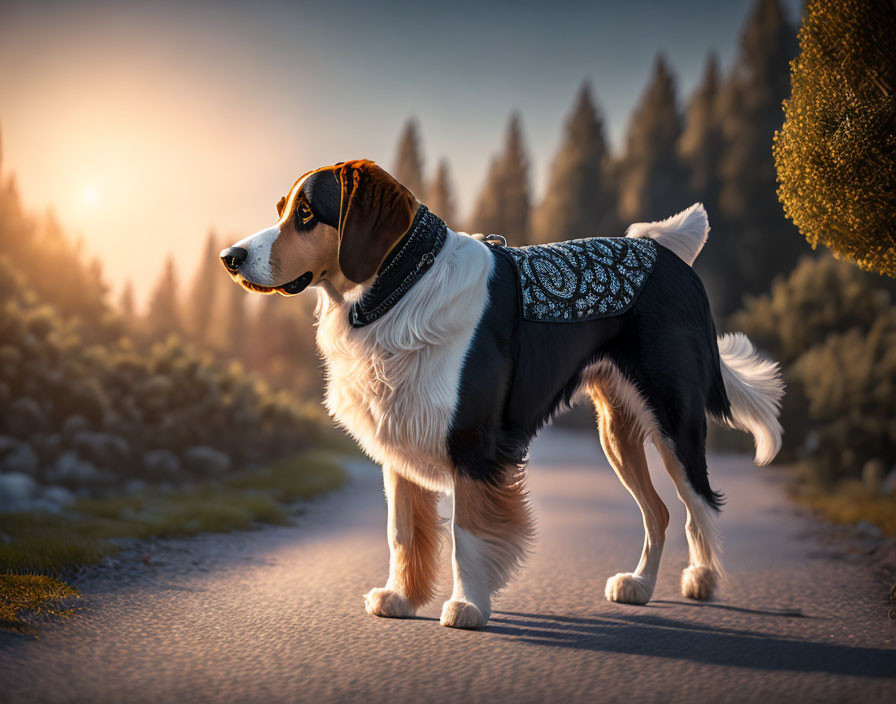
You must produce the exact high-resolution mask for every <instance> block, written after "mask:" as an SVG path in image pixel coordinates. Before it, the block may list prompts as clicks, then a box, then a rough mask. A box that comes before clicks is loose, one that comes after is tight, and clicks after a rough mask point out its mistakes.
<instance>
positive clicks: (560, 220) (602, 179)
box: [532, 81, 616, 242]
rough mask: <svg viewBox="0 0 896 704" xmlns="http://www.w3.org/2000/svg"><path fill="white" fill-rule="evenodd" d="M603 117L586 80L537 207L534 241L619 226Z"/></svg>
mask: <svg viewBox="0 0 896 704" xmlns="http://www.w3.org/2000/svg"><path fill="white" fill-rule="evenodd" d="M608 166H609V157H608V154H607V145H606V142H605V140H604V129H603V121H602V120H601V117H600V115H599V114H598V111H597V108H596V107H595V105H594V99H593V97H592V95H591V86H590V84H589V83H588V82H587V81H586V82H584V83H583V84H582V87H581V88H580V89H579V93H578V95H577V97H576V101H575V103H574V105H573V107H572V110H571V111H570V113H569V117H568V118H567V121H566V130H565V135H564V140H563V143H562V144H561V146H560V149H559V150H558V151H557V155H556V156H555V157H554V161H553V164H552V165H551V173H550V178H549V179H548V186H547V191H546V193H545V197H544V201H543V202H542V204H541V205H540V206H539V208H538V209H537V210H536V211H535V214H534V217H533V226H532V239H533V241H535V242H552V241H555V240H564V239H570V238H573V237H586V236H593V235H598V234H608V233H611V232H613V230H614V229H615V227H616V214H615V212H614V210H615V201H614V199H613V196H612V191H611V189H610V187H609V184H610V180H609V178H608V173H607V170H608Z"/></svg>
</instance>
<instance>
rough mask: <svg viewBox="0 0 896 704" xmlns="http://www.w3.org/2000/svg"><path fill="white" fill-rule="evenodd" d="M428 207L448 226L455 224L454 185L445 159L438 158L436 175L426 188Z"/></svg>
mask: <svg viewBox="0 0 896 704" xmlns="http://www.w3.org/2000/svg"><path fill="white" fill-rule="evenodd" d="M426 193H427V195H428V201H427V205H428V207H429V209H430V210H431V211H432V212H434V213H435V214H436V215H438V216H439V217H440V218H442V220H444V221H445V222H446V223H447V224H448V227H453V226H456V225H457V206H456V203H455V199H454V185H453V184H452V182H451V169H450V168H449V166H448V160H447V159H440V160H439V165H438V166H437V167H436V175H435V177H434V178H433V180H432V181H431V182H430V184H429V187H428V188H427V189H426Z"/></svg>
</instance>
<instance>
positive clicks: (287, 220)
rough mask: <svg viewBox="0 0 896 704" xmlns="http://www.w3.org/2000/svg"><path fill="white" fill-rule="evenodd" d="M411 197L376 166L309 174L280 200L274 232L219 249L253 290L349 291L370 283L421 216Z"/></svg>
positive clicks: (352, 164) (343, 165) (350, 165)
mask: <svg viewBox="0 0 896 704" xmlns="http://www.w3.org/2000/svg"><path fill="white" fill-rule="evenodd" d="M417 207H418V203H417V201H416V199H415V198H414V196H413V194H412V193H411V192H410V191H409V190H408V189H407V188H405V187H404V186H402V185H401V184H400V183H399V182H398V181H396V180H395V179H394V178H392V176H390V175H389V174H388V173H386V172H385V171H384V170H383V169H381V168H380V167H379V166H377V165H376V164H374V163H373V162H372V161H367V160H366V159H362V160H359V161H346V162H340V163H338V164H335V165H333V166H326V167H323V168H321V169H316V170H314V171H309V172H308V173H306V174H305V175H303V176H302V177H300V178H299V180H298V181H296V182H295V184H293V187H292V188H291V189H290V191H289V194H288V195H286V196H284V197H283V198H281V199H280V202H279V203H277V214H278V216H279V219H278V220H277V223H276V224H275V225H274V226H273V227H269V228H268V229H266V230H262V231H261V232H258V233H256V234H254V235H252V236H251V237H247V238H245V239H243V240H240V241H239V242H237V243H236V244H235V245H233V246H232V247H228V248H227V249H225V250H223V251H222V252H221V261H222V262H224V266H225V267H226V268H227V271H228V272H229V273H230V275H231V276H232V277H233V279H234V280H235V281H236V282H238V283H239V284H241V285H242V286H243V287H245V288H247V289H249V290H250V291H258V292H259V293H275V292H276V293H281V294H283V295H284V296H290V295H294V294H297V293H300V292H301V291H303V290H304V289H305V288H307V287H308V286H309V285H315V284H318V283H320V282H322V281H327V282H329V284H330V285H331V286H332V287H333V288H334V289H335V290H336V291H338V292H340V293H344V292H345V291H347V290H348V289H350V288H353V287H354V286H356V285H358V284H362V283H364V282H366V281H368V280H369V279H371V278H372V277H373V276H374V275H375V274H376V272H377V270H378V269H379V267H380V264H382V262H383V260H384V259H385V258H386V255H387V254H388V253H389V251H390V250H391V249H392V247H393V246H394V245H395V243H396V242H398V241H399V240H400V239H401V237H402V236H403V235H404V234H405V233H406V232H407V231H408V229H409V228H410V226H411V224H412V222H413V220H414V215H415V213H416V212H417Z"/></svg>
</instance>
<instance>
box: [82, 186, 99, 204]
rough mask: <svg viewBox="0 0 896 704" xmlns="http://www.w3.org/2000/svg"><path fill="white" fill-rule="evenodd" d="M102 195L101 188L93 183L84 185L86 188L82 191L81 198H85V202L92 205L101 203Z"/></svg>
mask: <svg viewBox="0 0 896 704" xmlns="http://www.w3.org/2000/svg"><path fill="white" fill-rule="evenodd" d="M102 195H103V194H102V193H101V192H100V189H99V188H97V186H96V184H93V183H89V184H87V185H86V186H84V190H83V191H81V198H82V199H83V200H84V204H85V205H90V206H92V205H96V204H97V203H99V202H100V199H101V198H102Z"/></svg>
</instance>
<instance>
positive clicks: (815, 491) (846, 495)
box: [794, 481, 896, 535]
mask: <svg viewBox="0 0 896 704" xmlns="http://www.w3.org/2000/svg"><path fill="white" fill-rule="evenodd" d="M794 499H795V500H796V501H797V503H799V504H801V505H803V506H805V507H807V508H808V509H810V510H812V511H814V512H815V513H818V514H819V515H821V516H822V517H823V518H825V519H827V520H828V521H831V522H832V523H840V524H844V525H855V524H857V523H859V522H860V521H868V522H869V523H872V524H874V525H876V526H878V527H879V528H880V529H881V530H882V531H883V532H884V533H885V534H886V535H896V495H893V494H891V495H889V496H885V495H882V494H880V493H878V492H876V491H873V490H871V489H869V488H868V487H867V486H865V485H864V484H862V483H861V482H858V481H848V482H841V483H840V484H838V485H837V487H836V488H834V489H833V490H831V489H825V488H823V487H820V486H818V485H815V484H812V483H801V484H799V485H797V486H796V487H795V489H794Z"/></svg>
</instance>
